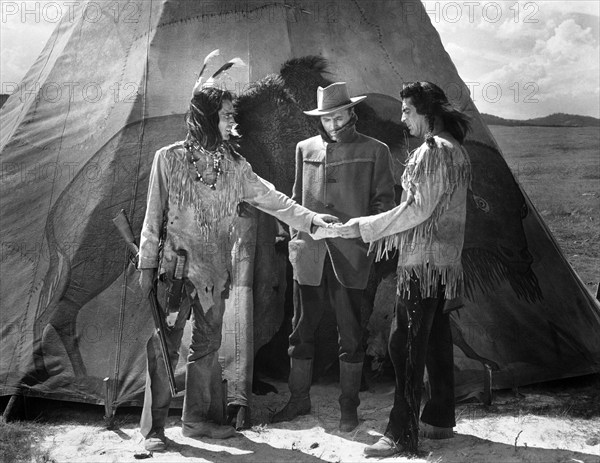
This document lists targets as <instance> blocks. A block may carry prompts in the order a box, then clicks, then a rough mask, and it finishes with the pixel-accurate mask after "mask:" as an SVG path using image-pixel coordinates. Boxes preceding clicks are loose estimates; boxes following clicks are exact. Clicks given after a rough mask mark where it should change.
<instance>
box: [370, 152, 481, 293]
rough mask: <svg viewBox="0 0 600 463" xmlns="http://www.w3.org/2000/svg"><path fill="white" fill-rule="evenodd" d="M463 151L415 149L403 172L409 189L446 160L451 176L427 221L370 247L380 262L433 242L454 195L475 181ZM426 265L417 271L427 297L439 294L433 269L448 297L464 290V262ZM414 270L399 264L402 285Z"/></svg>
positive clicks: (435, 170) (404, 182) (447, 172)
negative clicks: (425, 269)
mask: <svg viewBox="0 0 600 463" xmlns="http://www.w3.org/2000/svg"><path fill="white" fill-rule="evenodd" d="M423 149H424V150H425V152H424V153H423V155H422V157H421V159H419V155H420V153H421V152H422V151H423ZM460 153H461V154H462V156H461V157H458V156H453V154H452V151H451V150H450V149H449V148H448V147H446V146H439V147H436V148H433V149H431V148H428V147H425V148H419V149H417V150H415V152H413V154H412V155H411V157H410V158H409V162H408V165H407V167H406V169H405V171H404V174H402V184H403V185H404V186H405V188H406V185H410V183H413V182H414V183H421V182H423V180H424V179H425V178H426V176H428V175H433V174H435V172H437V171H438V169H440V167H441V164H442V163H444V164H445V166H444V167H445V171H446V176H447V178H446V179H445V180H444V183H445V189H444V193H443V194H442V197H441V198H440V201H439V202H438V204H437V205H436V207H435V209H434V210H433V212H432V214H431V215H430V216H429V217H428V218H427V220H425V221H423V222H422V223H420V224H419V225H417V226H416V227H413V228H411V229H410V230H406V231H403V232H400V233H396V234H394V235H389V236H386V237H384V238H381V239H379V240H376V241H374V242H372V243H371V245H370V246H369V253H371V252H374V253H375V260H376V261H379V260H381V259H382V258H384V257H385V258H387V257H388V254H389V253H393V252H396V251H398V252H403V251H404V250H406V249H412V245H413V243H415V242H416V241H419V242H423V241H429V243H432V240H433V235H434V232H435V229H436V227H437V225H438V221H439V219H440V217H441V216H442V215H443V214H444V213H445V212H446V210H447V209H448V207H449V206H450V202H451V201H452V195H453V194H454V192H455V191H456V189H457V188H458V187H459V186H460V187H469V185H470V183H471V164H470V162H469V157H468V155H467V154H466V152H465V150H464V148H461V149H460ZM415 159H416V160H417V162H416V164H415V163H412V161H414V160H415ZM405 207H414V202H413V203H412V204H408V205H406V206H405ZM425 265H426V263H424V264H423V265H422V266H421V267H422V268H419V269H418V270H416V271H418V272H419V273H420V275H419V276H420V277H421V275H423V277H422V280H421V285H422V286H423V285H425V286H424V287H423V288H422V289H425V290H426V292H423V293H422V294H423V297H429V296H425V294H431V293H432V292H433V293H435V291H436V289H435V288H434V289H433V290H432V289H430V288H431V286H432V285H434V282H435V281H437V280H432V279H431V278H433V276H432V275H433V273H432V272H438V274H439V275H441V276H442V277H443V278H444V280H445V284H446V297H447V298H453V297H454V294H456V292H457V291H462V286H463V282H462V268H461V267H460V265H458V266H456V267H449V268H437V269H436V268H432V266H428V267H425ZM423 268H427V269H428V270H427V271H424V270H423ZM412 270H413V268H408V267H400V266H399V267H398V273H399V275H398V282H399V285H400V282H402V281H406V282H408V280H409V277H410V272H411V271H412ZM400 273H403V274H407V275H408V276H407V277H406V278H401V277H402V275H400ZM407 284H408V283H407ZM428 288H429V289H428ZM401 289H404V288H400V287H399V290H401ZM406 289H407V288H406Z"/></svg>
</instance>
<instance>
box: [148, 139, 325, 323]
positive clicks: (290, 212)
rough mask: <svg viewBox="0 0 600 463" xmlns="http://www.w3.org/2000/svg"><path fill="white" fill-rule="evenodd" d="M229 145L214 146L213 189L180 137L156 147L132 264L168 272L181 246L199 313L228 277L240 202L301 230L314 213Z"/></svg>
mask: <svg viewBox="0 0 600 463" xmlns="http://www.w3.org/2000/svg"><path fill="white" fill-rule="evenodd" d="M230 150H231V148H229V147H228V145H222V146H221V148H220V152H221V154H223V156H224V157H223V159H222V161H221V163H222V165H221V169H222V173H221V175H220V176H219V177H218V180H217V182H216V184H215V189H214V190H213V189H211V188H210V187H209V186H207V185H205V184H204V183H202V182H201V181H198V180H196V177H197V173H196V170H195V168H194V165H193V164H192V163H191V162H190V159H189V157H188V156H189V155H188V153H187V151H186V149H185V147H184V145H183V142H178V143H175V144H173V145H170V146H167V147H164V148H162V149H160V150H158V151H157V152H156V155H155V156H154V162H153V164H152V170H151V172H150V179H149V185H148V202H147V209H146V216H145V218H144V225H143V227H142V233H141V238H140V250H139V265H138V267H139V268H140V269H144V268H157V267H158V268H159V274H164V273H166V274H167V276H171V275H173V271H174V268H175V263H176V256H177V250H179V249H183V250H185V251H187V263H186V269H187V271H186V273H185V277H186V278H188V280H189V281H190V282H191V283H192V284H193V286H194V288H195V290H196V292H197V294H198V297H199V299H200V303H201V304H202V308H203V310H204V311H205V312H206V311H207V310H209V309H210V308H211V307H212V305H213V303H214V302H213V301H214V299H213V297H214V295H219V296H220V294H221V293H222V292H223V291H224V290H225V289H226V287H227V285H228V282H229V281H230V278H231V270H232V258H231V249H232V247H233V244H234V243H233V239H234V238H232V237H234V236H235V233H234V230H235V229H234V227H235V224H236V220H235V219H236V217H237V208H238V204H239V203H240V202H241V201H246V202H248V203H249V204H251V205H253V206H255V207H257V208H258V209H260V210H262V211H264V212H267V213H268V214H271V215H273V216H275V217H277V218H278V219H280V220H282V221H284V222H286V223H288V224H289V225H290V226H292V227H295V228H297V229H299V230H303V231H307V232H308V231H310V227H311V224H312V219H313V217H314V216H315V213H314V212H311V211H309V210H308V209H306V208H305V207H302V206H300V205H299V204H297V203H295V202H294V201H292V200H291V199H290V198H288V197H287V196H285V195H284V194H283V193H280V192H279V191H277V190H275V188H274V187H273V185H272V184H270V183H269V182H267V181H266V180H264V179H262V178H260V177H259V176H258V175H256V174H255V173H254V172H253V171H252V167H251V166H250V164H249V163H248V162H247V161H246V160H245V159H244V158H242V157H241V156H237V157H234V156H235V155H234V154H232V152H231V151H230ZM159 248H162V249H159Z"/></svg>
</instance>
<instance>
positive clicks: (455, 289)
mask: <svg viewBox="0 0 600 463" xmlns="http://www.w3.org/2000/svg"><path fill="white" fill-rule="evenodd" d="M400 96H401V98H402V121H403V122H404V123H405V124H406V126H407V127H408V130H409V131H410V134H411V135H412V136H415V137H419V138H421V139H423V140H424V143H423V144H422V145H421V146H420V147H419V148H417V149H416V150H415V151H413V152H412V153H410V155H409V157H408V159H407V163H406V168H405V170H404V174H403V175H402V187H403V189H404V191H405V192H406V199H405V201H403V202H402V203H401V204H400V205H399V206H397V207H396V208H394V209H392V210H390V211H388V212H384V213H382V214H378V215H375V216H370V217H361V218H358V219H352V220H350V221H348V222H347V223H346V224H344V225H342V226H340V227H339V228H336V231H338V232H339V233H340V235H341V236H342V237H344V238H354V237H362V239H363V240H364V241H365V242H369V243H372V246H373V248H374V249H375V252H376V254H377V255H378V256H381V255H383V254H386V253H387V252H388V251H397V252H398V253H399V258H398V271H397V276H398V290H397V297H396V308H395V315H396V317H395V319H394V321H393V324H392V327H391V332H390V339H389V353H390V357H391V359H392V363H393V366H394V371H395V374H396V390H395V394H394V406H393V408H392V411H391V413H390V419H389V422H388V425H387V428H386V430H385V433H384V435H383V437H382V438H381V439H380V440H379V441H378V442H377V443H376V444H374V445H371V446H368V447H366V448H365V455H367V456H371V457H385V456H390V455H393V454H395V453H397V452H401V451H408V452H411V453H416V452H417V448H418V433H419V407H420V402H421V389H422V383H423V373H424V368H425V364H427V371H428V374H429V379H430V384H431V388H432V389H431V396H432V397H431V399H430V400H429V401H428V402H427V403H426V404H425V407H424V409H423V412H422V414H421V423H420V428H421V433H422V434H423V435H424V436H426V437H429V438H437V439H443V438H448V437H452V435H453V430H452V428H453V427H454V426H455V418H454V372H453V361H454V357H453V352H452V334H451V332H450V321H449V314H448V313H445V312H444V306H445V301H446V300H450V299H455V298H457V297H459V296H460V295H461V293H462V291H463V269H462V265H461V253H462V248H463V242H464V231H465V220H466V210H467V203H466V198H467V188H468V186H469V183H470V179H471V168H470V163H469V157H468V155H467V152H466V151H465V149H464V148H463V146H462V144H463V142H464V139H465V136H466V134H467V132H468V130H469V121H468V118H467V117H466V116H465V115H464V114H463V113H461V112H459V111H458V110H456V109H454V108H453V107H452V106H451V105H450V103H449V102H448V99H447V98H446V95H445V94H444V92H443V91H442V90H441V89H440V88H439V87H438V86H437V85H435V84H432V83H431V82H414V83H411V84H408V85H406V86H405V87H404V88H403V90H402V92H401V93H400Z"/></svg>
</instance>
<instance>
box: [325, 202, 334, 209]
mask: <svg viewBox="0 0 600 463" xmlns="http://www.w3.org/2000/svg"><path fill="white" fill-rule="evenodd" d="M325 207H326V208H327V209H333V204H331V203H328V204H325Z"/></svg>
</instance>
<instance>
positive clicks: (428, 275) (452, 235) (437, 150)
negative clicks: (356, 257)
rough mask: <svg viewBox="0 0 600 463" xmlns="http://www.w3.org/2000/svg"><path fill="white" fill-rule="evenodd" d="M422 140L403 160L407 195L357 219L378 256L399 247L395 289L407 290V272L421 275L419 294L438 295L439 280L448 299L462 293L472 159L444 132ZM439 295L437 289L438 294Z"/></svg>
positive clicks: (403, 179)
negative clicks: (430, 141) (387, 208)
mask: <svg viewBox="0 0 600 463" xmlns="http://www.w3.org/2000/svg"><path fill="white" fill-rule="evenodd" d="M434 140H435V147H433V148H430V147H428V146H427V144H426V143H423V144H422V145H421V146H420V147H419V148H417V149H416V150H415V151H413V152H412V153H411V154H410V155H409V157H408V160H407V165H406V169H405V170H404V173H403V175H402V187H403V189H404V191H405V192H406V193H407V196H408V199H407V200H405V201H404V202H402V203H401V204H400V205H399V206H398V207H396V208H394V209H392V210H390V211H387V212H383V213H381V214H378V215H374V216H370V217H362V218H361V219H360V221H359V227H360V233H361V236H362V238H363V240H364V241H365V242H369V243H371V247H370V251H375V253H376V259H378V260H379V259H380V258H381V257H382V255H383V254H387V253H388V252H390V251H394V250H397V251H398V253H399V257H398V272H397V275H398V294H399V295H401V294H403V293H404V294H407V293H409V292H410V291H409V288H410V277H411V274H412V273H413V272H414V274H415V275H416V276H417V278H419V280H420V290H421V297H423V298H429V297H438V295H437V294H436V293H437V288H438V281H440V279H441V282H442V283H443V284H444V285H445V294H444V297H445V298H446V299H454V298H456V297H458V296H460V295H462V291H463V286H464V282H463V268H462V264H461V254H462V248H463V243H464V235H465V221H466V211H467V188H468V187H469V185H470V182H471V165H470V162H469V156H468V154H467V152H466V150H465V149H464V148H463V147H462V146H461V145H460V144H459V143H458V142H457V141H456V140H455V139H454V138H453V137H452V136H450V134H448V133H447V132H442V133H441V134H439V136H435V137H434ZM439 296H441V295H439Z"/></svg>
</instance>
